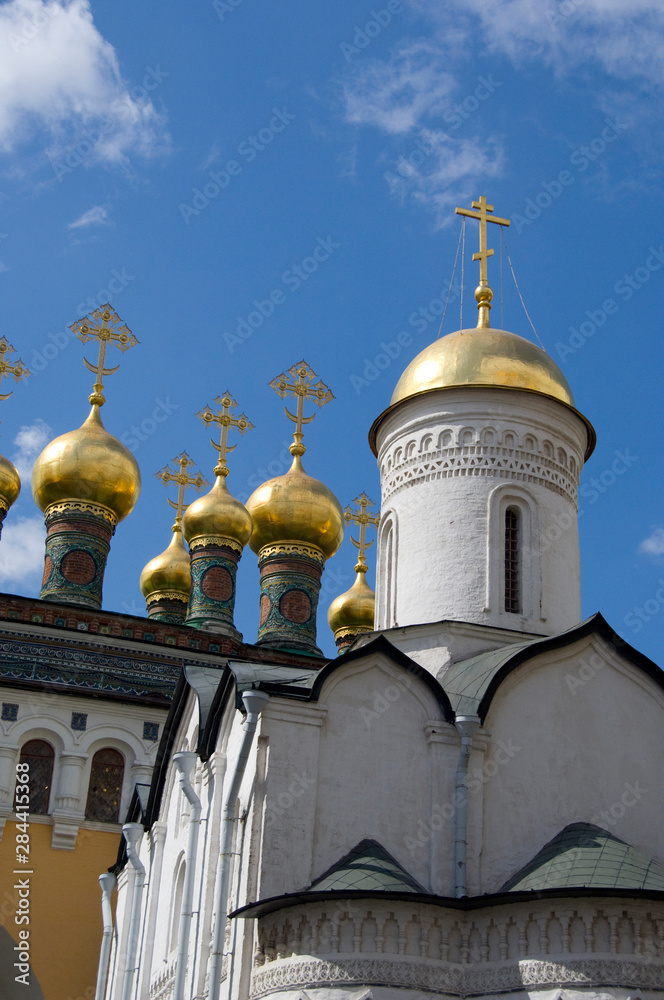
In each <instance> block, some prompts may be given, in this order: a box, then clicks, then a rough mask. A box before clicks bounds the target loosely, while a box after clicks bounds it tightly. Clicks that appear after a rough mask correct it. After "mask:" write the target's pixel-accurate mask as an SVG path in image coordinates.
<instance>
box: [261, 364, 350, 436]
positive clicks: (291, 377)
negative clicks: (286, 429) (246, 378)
mask: <svg viewBox="0 0 664 1000" xmlns="http://www.w3.org/2000/svg"><path fill="white" fill-rule="evenodd" d="M315 378H318V376H317V375H316V373H315V372H314V371H313V370H312V369H311V368H310V367H309V365H308V364H307V362H306V361H298V363H297V364H296V365H293V367H292V368H289V369H288V371H286V372H282V373H281V375H277V377H276V378H273V379H272V381H271V382H268V385H269V386H270V388H271V389H274V391H275V392H276V394H277V395H278V396H281V398H282V399H286V397H287V396H297V412H296V413H291V412H290V410H289V409H288V407H287V406H286V407H284V409H285V410H286V416H287V417H288V419H289V420H292V421H293V423H294V424H295V430H294V431H293V438H294V439H295V444H292V445H291V446H290V453H291V455H304V453H305V451H306V448H305V447H304V445H303V444H302V437H303V435H302V426H303V425H304V424H310V423H311V421H312V420H313V419H314V417H315V416H316V414H315V413H314V414H312V415H311V416H310V417H305V416H304V404H305V401H306V402H307V403H315V404H316V405H317V406H325V404H326V403H329V402H330V400H332V399H334V396H333V395H332V393H331V392H330V390H329V389H328V387H327V386H326V385H325V383H324V382H321V381H320V380H319V381H318V382H316V383H315V384H314V379H315Z"/></svg>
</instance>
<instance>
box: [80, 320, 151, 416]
mask: <svg viewBox="0 0 664 1000" xmlns="http://www.w3.org/2000/svg"><path fill="white" fill-rule="evenodd" d="M69 329H70V330H71V331H72V333H75V334H76V336H77V337H78V339H79V340H80V341H81V343H83V344H87V343H88V341H89V340H97V341H98V342H99V357H98V359H97V365H96V367H95V365H92V364H90V362H89V361H87V360H86V359H85V358H83V363H84V365H85V367H86V368H87V369H88V371H90V372H92V373H93V374H94V375H96V380H95V384H94V386H93V387H92V393H91V394H90V396H88V401H89V402H90V403H91V405H92V406H103V405H104V403H105V402H106V398H105V397H104V393H103V389H104V383H103V378H104V375H113V374H115V372H116V371H117V370H118V368H119V367H120V366H119V365H116V366H115V368H104V362H105V360H106V345H107V344H109V343H110V344H115V345H116V347H118V348H119V349H120V350H121V351H123V352H124V351H128V350H129V348H130V347H135V346H136V344H137V343H138V340H137V339H136V337H135V336H134V335H133V333H132V332H131V330H130V329H129V327H128V326H125V325H124V324H123V323H122V320H121V319H120V317H119V316H118V314H117V313H116V312H115V311H114V310H113V309H111V307H110V305H109V304H108V302H107V303H106V304H105V305H103V306H100V307H99V309H95V311H94V312H92V313H90V315H89V316H83V318H82V319H78V320H76V322H75V323H72V325H71V326H70V327H69Z"/></svg>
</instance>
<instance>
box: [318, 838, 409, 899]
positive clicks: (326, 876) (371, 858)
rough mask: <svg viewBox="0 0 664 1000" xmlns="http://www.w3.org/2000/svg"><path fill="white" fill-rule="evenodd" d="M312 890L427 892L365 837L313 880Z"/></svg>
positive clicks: (387, 854)
mask: <svg viewBox="0 0 664 1000" xmlns="http://www.w3.org/2000/svg"><path fill="white" fill-rule="evenodd" d="M309 891H310V892H326V891H332V892H349V891H351V892H376V891H379V892H425V891H426V890H425V889H423V888H422V886H421V885H420V884H419V882H417V881H416V880H415V879H414V878H413V877H412V875H409V874H408V872H407V871H406V869H405V868H402V866H401V865H400V864H399V862H398V861H397V860H396V859H395V858H393V857H392V855H391V854H389V853H388V852H387V851H386V850H385V848H384V847H381V845H380V844H378V843H377V842H376V841H375V840H363V841H362V842H361V843H360V844H358V845H357V847H354V848H353V850H352V851H350V852H349V853H348V854H346V855H345V857H343V858H342V859H341V860H340V861H337V863H336V864H335V865H333V866H332V867H331V868H329V869H328V870H327V871H326V872H324V873H323V874H322V875H321V876H320V878H317V879H316V880H315V882H312V884H311V886H310V887H309Z"/></svg>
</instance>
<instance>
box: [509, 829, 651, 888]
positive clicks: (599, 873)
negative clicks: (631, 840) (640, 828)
mask: <svg viewBox="0 0 664 1000" xmlns="http://www.w3.org/2000/svg"><path fill="white" fill-rule="evenodd" d="M569 888H592V889H655V890H659V891H664V865H661V864H660V863H659V862H658V861H654V860H653V859H652V858H649V857H648V856H647V855H645V854H642V853H641V851H637V850H636V848H634V847H630V845H629V844H626V843H625V842H624V841H623V840H619V839H618V838H617V837H614V836H613V834H612V833H609V832H608V831H607V830H602V829H601V828H600V827H598V826H593V825H592V824H591V823H573V824H571V826H566V827H565V829H564V830H561V832H560V833H559V834H557V835H556V836H555V837H554V838H553V840H551V841H549V843H548V844H545V845H544V847H543V848H542V850H541V851H540V852H539V853H538V854H537V855H535V857H534V858H533V859H532V861H529V862H528V864H527V865H525V866H524V867H523V868H522V869H521V871H519V872H517V874H516V875H513V876H512V878H510V879H508V880H507V882H505V884H504V885H503V886H502V888H501V890H500V891H501V892H522V891H524V890H540V889H569Z"/></svg>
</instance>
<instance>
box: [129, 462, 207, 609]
mask: <svg viewBox="0 0 664 1000" xmlns="http://www.w3.org/2000/svg"><path fill="white" fill-rule="evenodd" d="M173 462H174V463H175V465H176V469H171V468H169V466H168V465H166V466H164V468H163V469H161V470H160V471H159V472H157V473H155V475H156V476H157V479H160V480H161V481H162V483H163V484H164V486H169V485H170V484H171V483H174V484H176V485H177V487H178V498H177V502H176V501H173V500H171V499H170V498H169V500H168V502H169V504H170V505H171V507H173V508H174V510H175V524H174V525H173V537H172V538H171V541H170V544H169V545H168V547H167V548H166V549H164V551H163V552H161V553H160V554H159V555H158V556H155V557H154V559H151V560H150V562H149V563H148V564H147V565H146V566H145V567H144V568H143V572H142V573H141V578H140V587H141V592H142V594H143V597H144V598H145V603H146V605H147V610H148V617H149V618H155V619H157V620H158V621H165V622H171V623H181V622H183V621H184V619H185V615H186V612H187V604H188V603H189V591H190V590H191V568H190V564H189V552H188V551H187V549H186V546H185V544H184V540H183V538H182V515H183V513H184V511H185V509H186V507H185V503H184V496H185V490H186V489H187V488H189V487H194V488H195V489H196V490H198V492H200V491H201V490H202V489H203V487H204V486H209V485H210V484H209V483H208V481H207V479H206V478H205V477H204V476H203V475H202V473H200V472H199V473H197V475H195V476H192V475H189V470H190V469H191V468H192V466H193V465H194V463H193V462H192V460H191V459H190V458H189V455H187V453H186V451H183V452H182V454H180V455H177V456H176V458H174V459H173Z"/></svg>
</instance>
